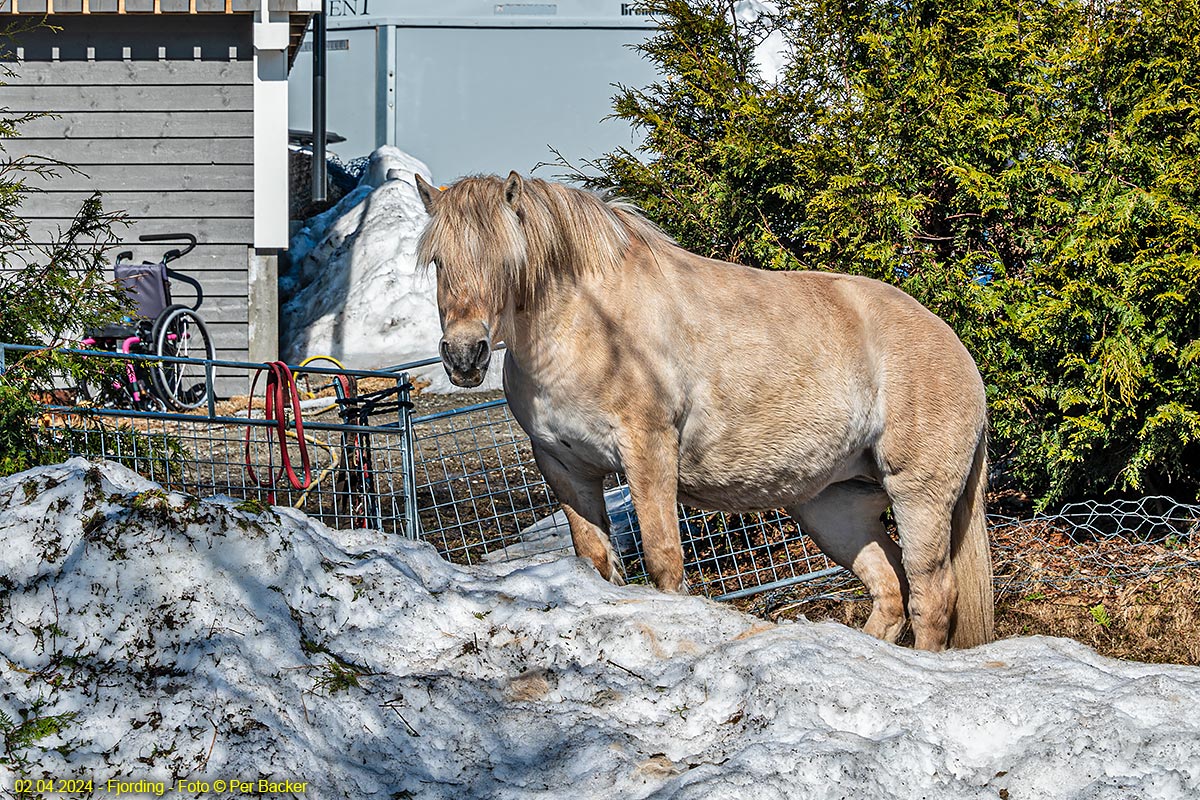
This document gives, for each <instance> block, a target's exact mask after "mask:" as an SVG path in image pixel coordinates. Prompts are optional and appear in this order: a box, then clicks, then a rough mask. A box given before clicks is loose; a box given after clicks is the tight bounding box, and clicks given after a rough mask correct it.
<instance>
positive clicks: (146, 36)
mask: <svg viewBox="0 0 1200 800" xmlns="http://www.w3.org/2000/svg"><path fill="white" fill-rule="evenodd" d="M55 7H56V8H58V7H59V6H58V4H57V3H56V6H55ZM21 8H22V9H24V8H26V5H25V3H24V2H22V4H21ZM54 22H55V25H57V26H59V27H61V28H62V31H61V32H60V33H57V34H53V33H49V32H43V31H37V32H33V33H30V34H26V35H24V36H23V37H22V41H21V51H20V55H21V57H22V61H21V63H19V64H17V65H16V71H17V75H16V76H15V77H14V78H11V79H9V81H8V83H9V85H7V86H0V105H2V106H7V107H8V108H10V109H12V110H13V111H45V112H52V113H53V114H54V115H55V116H54V117H43V118H41V119H38V120H34V121H32V122H29V123H27V124H26V125H24V126H22V128H21V130H20V134H21V135H20V136H19V137H18V138H17V139H14V140H11V141H8V142H5V146H6V151H7V152H6V155H7V156H8V157H16V156H20V155H25V154H36V155H42V156H47V157H50V158H54V159H58V160H61V161H63V162H65V163H68V164H71V165H73V166H74V167H75V168H76V169H77V170H78V172H72V171H70V170H64V169H60V170H59V173H60V177H59V178H58V179H56V180H50V181H46V180H42V179H33V180H30V181H29V185H30V186H31V187H32V188H35V189H38V190H40V191H37V192H35V193H32V194H30V195H28V196H27V197H26V198H25V199H24V201H23V202H22V205H21V209H20V211H21V214H22V216H24V217H26V218H27V219H29V220H30V223H31V226H30V227H31V232H32V233H33V235H34V238H35V239H36V240H37V241H38V242H39V243H48V242H49V241H52V240H53V238H54V234H55V232H56V231H57V230H59V229H61V228H64V227H66V226H67V225H68V224H69V223H70V218H71V217H72V216H73V215H74V213H75V212H76V211H77V210H78V208H79V205H80V203H81V202H82V201H83V200H84V199H85V198H87V197H88V196H89V195H90V194H91V193H93V192H97V191H98V192H101V194H102V198H103V203H104V207H105V208H106V209H108V210H122V211H125V212H126V213H127V214H128V215H129V216H130V218H131V219H132V221H133V223H134V224H133V225H132V226H131V227H129V228H122V229H119V230H118V233H119V235H120V236H121V237H122V240H123V243H122V245H121V246H120V248H119V249H122V250H124V249H129V250H133V251H134V257H135V259H136V260H143V259H144V260H148V261H157V260H158V258H159V257H160V255H161V254H162V252H163V251H164V250H166V249H169V248H170V247H171V246H172V245H166V244H161V243H160V244H154V245H146V244H142V243H140V242H138V241H137V237H138V236H139V235H141V234H145V233H171V232H177V231H187V232H189V233H193V234H195V235H196V237H197V239H198V240H199V245H198V246H197V248H196V249H195V250H194V251H193V252H192V253H190V254H188V255H187V256H186V257H184V258H183V259H182V260H180V261H179V262H177V263H176V264H174V265H173V266H174V267H176V268H178V269H179V270H180V271H181V272H184V273H186V274H189V275H192V276H194V277H195V278H196V279H197V280H199V281H200V282H201V283H202V284H203V286H204V289H205V299H204V304H203V306H202V307H201V309H200V311H201V314H202V316H203V317H204V319H205V321H206V322H208V323H209V328H210V330H211V332H212V334H213V338H214V340H215V342H216V344H217V347H218V355H219V356H220V357H221V358H228V359H233V360H239V361H244V360H247V357H248V351H249V339H248V335H249V334H248V330H249V326H248V323H249V320H250V314H251V311H250V309H249V307H248V300H247V297H248V294H249V286H248V271H249V264H248V254H249V252H250V247H251V245H252V243H253V229H254V221H253V210H254V192H253V180H254V165H253V144H254V140H253V133H254V130H253V88H252V82H253V61H252V58H253V42H252V28H251V20H250V18H248V17H225V16H219V17H216V16H213V17H203V16H201V17H161V16H160V17H104V16H95V15H92V16H88V17H82V16H76V17H71V16H56V17H55V20H54ZM160 48H163V49H162V51H161V52H160ZM115 252H116V251H115V250H114V252H113V257H115ZM173 289H174V290H175V292H176V294H177V298H176V299H178V300H180V301H182V302H190V300H191V290H190V289H189V288H188V287H186V286H183V285H182V284H178V283H177V284H175V285H174V286H173ZM218 388H219V391H220V392H221V393H222V394H228V393H231V392H234V391H244V387H242V386H241V384H240V383H237V384H236V385H235V384H232V383H230V382H229V381H228V380H223V381H221V383H220V385H219V387H218Z"/></svg>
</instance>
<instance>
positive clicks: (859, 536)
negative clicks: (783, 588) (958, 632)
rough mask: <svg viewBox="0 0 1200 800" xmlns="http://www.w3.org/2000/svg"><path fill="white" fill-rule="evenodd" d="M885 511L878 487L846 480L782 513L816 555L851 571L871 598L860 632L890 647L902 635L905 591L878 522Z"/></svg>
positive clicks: (892, 546)
mask: <svg viewBox="0 0 1200 800" xmlns="http://www.w3.org/2000/svg"><path fill="white" fill-rule="evenodd" d="M887 506H888V497H887V494H885V493H884V491H883V489H882V488H881V487H879V486H875V485H872V484H866V483H862V482H858V481H847V482H844V483H835V484H833V485H832V486H829V487H827V488H826V489H825V490H824V491H822V492H821V493H820V494H819V495H817V496H816V497H815V498H813V499H812V500H809V501H807V502H805V503H801V504H799V505H796V506H793V507H791V508H789V509H788V513H789V514H791V515H792V517H793V518H794V519H795V520H796V523H797V524H798V525H799V526H800V529H801V530H802V531H804V532H805V533H807V534H808V535H809V536H811V537H812V539H813V541H815V542H816V543H817V546H818V547H820V548H821V551H822V552H824V553H825V554H826V555H827V556H829V557H830V558H831V559H833V560H834V562H836V563H837V564H838V565H840V566H842V567H845V568H846V569H848V570H850V571H851V572H853V573H854V574H855V575H856V576H857V577H858V578H859V580H861V581H862V582H863V584H864V585H865V586H866V587H867V591H869V592H870V593H871V616H870V617H868V618H867V624H866V625H865V626H864V627H863V631H864V632H865V633H868V634H870V635H871V636H874V637H876V638H878V639H883V640H884V641H887V642H895V641H896V639H897V638H899V636H900V633H901V632H902V631H903V630H904V598H905V594H906V593H907V590H908V587H907V584H906V580H905V575H904V569H903V567H902V566H901V556H900V548H899V547H897V546H896V543H895V542H893V541H892V539H891V537H890V536H888V535H887V530H886V529H885V528H884V526H883V521H882V520H881V516H882V514H883V512H884V510H886V509H887Z"/></svg>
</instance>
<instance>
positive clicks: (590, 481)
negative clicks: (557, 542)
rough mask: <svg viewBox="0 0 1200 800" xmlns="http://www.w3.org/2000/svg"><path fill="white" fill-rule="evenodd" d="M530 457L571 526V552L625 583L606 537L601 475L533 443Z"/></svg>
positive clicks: (607, 529)
mask: <svg viewBox="0 0 1200 800" xmlns="http://www.w3.org/2000/svg"><path fill="white" fill-rule="evenodd" d="M533 458H534V461H536V462H537V465H538V469H540V470H541V471H542V477H544V478H545V479H546V483H548V484H549V485H550V488H551V489H553V490H554V494H555V496H556V497H557V498H558V500H559V502H560V503H562V507H563V511H564V512H565V513H566V515H567V523H568V524H569V525H570V526H571V543H572V544H573V545H575V555H577V556H579V557H580V558H586V559H587V560H589V561H591V562H592V564H593V565H595V567H596V570H597V571H598V572H599V573H600V574H601V575H602V576H604V578H605V579H606V580H608V581H610V582H612V583H615V584H616V585H617V586H623V585H625V576H624V575H623V574H622V571H621V560H620V559H619V558H617V556H616V553H614V552H613V548H612V541H611V539H610V538H609V530H610V529H609V520H608V509H607V508H606V507H605V505H604V476H603V474H596V475H585V474H580V473H578V472H575V471H572V470H571V469H569V468H568V467H567V466H566V465H565V464H563V463H562V462H561V461H559V460H558V459H557V458H556V457H554V455H552V454H550V453H547V452H546V451H545V450H542V449H541V448H539V447H537V446H536V445H534V448H533Z"/></svg>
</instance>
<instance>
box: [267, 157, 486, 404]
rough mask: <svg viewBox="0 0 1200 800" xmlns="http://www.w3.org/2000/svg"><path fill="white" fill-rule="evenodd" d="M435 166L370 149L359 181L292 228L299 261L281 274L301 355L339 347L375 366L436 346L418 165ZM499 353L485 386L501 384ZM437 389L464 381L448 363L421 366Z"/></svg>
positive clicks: (283, 347) (287, 345)
mask: <svg viewBox="0 0 1200 800" xmlns="http://www.w3.org/2000/svg"><path fill="white" fill-rule="evenodd" d="M417 173H419V174H420V175H421V176H422V177H424V178H425V179H426V180H432V178H431V177H430V174H429V168H428V167H426V166H425V165H424V164H423V163H421V162H420V161H418V160H417V159H415V158H413V157H412V156H410V155H408V154H407V153H405V152H403V151H402V150H399V149H398V148H395V147H391V146H385V147H381V148H379V149H378V150H376V151H375V152H374V153H372V154H371V159H370V162H369V164H368V165H367V169H366V171H365V172H364V174H363V176H362V179H361V180H360V182H359V185H358V187H357V188H356V189H355V190H354V191H353V192H351V193H350V194H348V195H346V196H345V197H343V198H342V199H341V201H339V202H338V204H337V205H336V206H334V207H333V208H331V209H329V210H328V211H326V212H325V213H323V214H320V215H318V216H316V217H313V218H312V219H310V220H307V221H306V223H305V224H304V226H303V227H301V228H300V229H299V230H297V231H296V232H295V234H293V236H292V240H291V245H290V248H289V251H288V255H289V259H290V260H291V263H292V266H291V268H290V269H289V270H288V272H287V273H286V274H285V275H283V276H282V277H281V279H280V283H279V290H280V301H281V305H282V313H281V319H280V352H281V355H282V357H283V358H284V360H286V361H288V362H289V363H292V364H298V363H300V362H301V361H302V360H304V359H305V358H307V357H308V356H314V355H332V356H335V357H337V358H338V359H340V360H341V361H342V362H343V363H345V364H346V366H348V367H352V368H358V369H376V368H381V367H388V366H392V365H395V364H400V363H403V362H406V361H415V360H418V359H422V358H427V357H430V356H434V355H436V354H437V351H438V340H439V339H440V338H441V328H440V324H439V322H438V309H437V293H436V289H435V285H434V276H433V272H432V271H428V272H426V271H419V270H418V269H417V262H416V250H417V239H418V238H419V237H420V235H421V230H422V229H423V228H424V227H425V222H426V220H427V219H428V216H427V215H426V213H425V208H424V206H423V205H422V203H421V198H420V196H419V195H418V194H417V189H416V180H415V178H414V177H413V176H414V174H417ZM500 366H501V365H500V360H499V359H497V360H496V361H495V362H494V363H493V364H492V367H491V369H489V371H488V379H487V382H486V383H485V385H484V386H482V387H480V388H479V389H476V390H474V391H483V390H485V389H494V388H498V387H499V386H500V373H501V369H500ZM420 374H421V375H422V377H425V378H427V379H428V380H430V381H432V383H433V385H432V386H431V387H430V390H432V391H456V390H457V389H456V387H454V386H453V385H452V384H451V383H450V381H449V380H448V379H447V378H446V375H445V372H444V371H443V370H442V368H441V367H440V366H438V367H434V368H430V369H428V370H425V371H423V372H421V373H420Z"/></svg>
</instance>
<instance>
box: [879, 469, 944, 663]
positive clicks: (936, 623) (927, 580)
mask: <svg viewBox="0 0 1200 800" xmlns="http://www.w3.org/2000/svg"><path fill="white" fill-rule="evenodd" d="M884 483H885V486H887V490H888V494H889V495H890V496H891V498H892V513H893V515H895V518H896V528H897V530H898V531H899V534H900V547H901V550H902V553H903V561H904V571H905V573H906V574H907V576H908V581H909V599H908V613H909V618H910V620H911V621H912V627H913V635H914V638H915V640H916V641H915V642H914V646H915V647H916V648H917V649H919V650H933V651H941V650H945V649H946V646H947V644H948V643H949V639H950V627H951V623H952V617H953V614H954V610H955V607H956V606H957V603H958V584H957V581H956V580H955V576H954V571H953V569H952V564H951V561H950V526H951V514H952V512H953V509H954V503H955V500H956V498H955V497H951V496H947V497H944V498H943V497H940V496H939V494H940V493H939V492H937V491H935V487H936V486H937V485H938V481H936V480H932V479H931V480H924V481H916V480H912V479H910V480H908V481H901V480H899V479H897V478H891V479H889V478H884ZM947 494H948V493H947Z"/></svg>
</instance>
